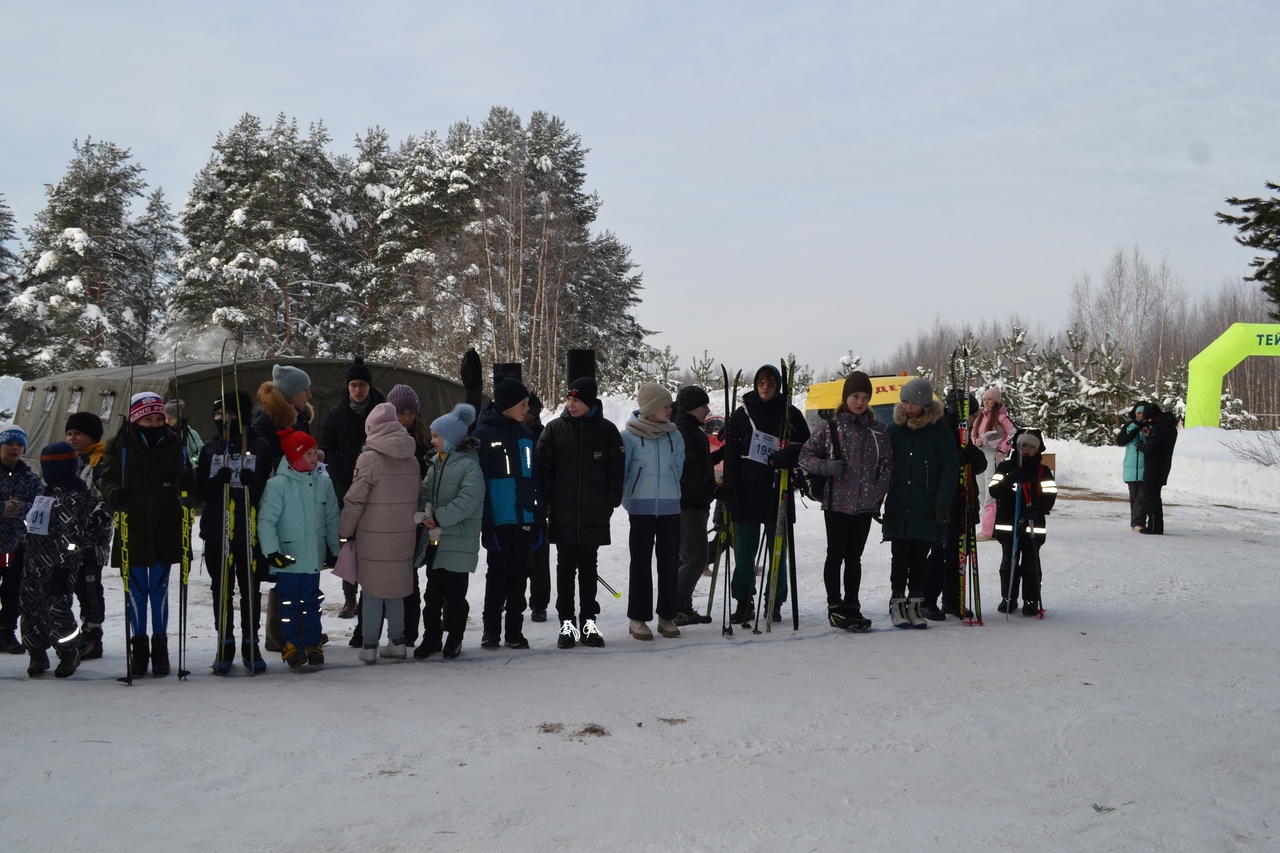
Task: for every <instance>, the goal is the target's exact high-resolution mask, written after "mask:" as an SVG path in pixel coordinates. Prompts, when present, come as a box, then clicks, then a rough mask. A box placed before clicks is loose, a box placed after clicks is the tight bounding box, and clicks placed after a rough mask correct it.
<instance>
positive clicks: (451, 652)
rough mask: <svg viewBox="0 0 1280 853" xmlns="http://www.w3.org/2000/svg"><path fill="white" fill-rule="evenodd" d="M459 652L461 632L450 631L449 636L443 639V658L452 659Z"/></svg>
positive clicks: (460, 648)
mask: <svg viewBox="0 0 1280 853" xmlns="http://www.w3.org/2000/svg"><path fill="white" fill-rule="evenodd" d="M460 654H462V632H461V631H459V632H458V633H456V634H455V633H454V632H452V631H450V632H449V636H448V637H446V638H445V641H444V651H443V655H444V659H445V660H453V659H454V658H456V657H457V656H458V655H460Z"/></svg>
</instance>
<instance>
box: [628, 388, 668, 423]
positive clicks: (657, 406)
mask: <svg viewBox="0 0 1280 853" xmlns="http://www.w3.org/2000/svg"><path fill="white" fill-rule="evenodd" d="M636 402H637V403H639V404H640V417H642V418H647V417H649V415H652V414H655V413H657V412H659V411H661V410H662V409H664V408H666V407H667V406H670V405H671V392H670V391H668V390H667V389H666V388H663V387H662V386H661V385H659V384H658V383H656V382H643V383H641V384H640V387H639V388H637V389H636Z"/></svg>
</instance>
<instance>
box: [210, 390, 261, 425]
mask: <svg viewBox="0 0 1280 853" xmlns="http://www.w3.org/2000/svg"><path fill="white" fill-rule="evenodd" d="M226 406H230V407H231V410H230V412H228V411H227V409H226ZM213 410H214V411H215V412H222V414H223V416H224V417H225V416H226V415H227V414H232V415H235V416H236V417H238V418H239V419H241V420H243V421H247V420H249V418H251V417H252V416H253V397H252V396H251V395H250V394H249V392H248V391H237V392H236V393H235V394H234V395H232V396H230V397H228V398H227V399H226V401H223V400H214V401H213Z"/></svg>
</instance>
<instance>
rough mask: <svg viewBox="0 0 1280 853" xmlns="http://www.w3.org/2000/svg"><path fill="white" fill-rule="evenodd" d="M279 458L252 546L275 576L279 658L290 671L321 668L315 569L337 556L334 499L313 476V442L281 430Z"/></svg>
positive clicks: (320, 476)
mask: <svg viewBox="0 0 1280 853" xmlns="http://www.w3.org/2000/svg"><path fill="white" fill-rule="evenodd" d="M280 447H281V449H282V450H283V451H284V458H283V459H281V460H280V464H279V466H278V467H277V468H276V475H275V476H274V477H272V478H271V479H270V480H268V481H267V486H266V489H265V491H263V493H262V506H261V507H259V509H258V544H259V545H261V546H262V553H263V554H265V555H266V558H267V564H268V565H269V566H271V570H272V571H273V572H275V575H276V590H277V592H278V593H279V596H280V634H281V638H282V639H283V640H284V645H283V647H282V649H281V652H280V655H281V657H283V658H284V662H285V663H287V664H289V667H290V668H291V669H297V668H298V667H300V666H302V665H303V664H310V665H311V666H319V665H320V664H322V663H324V650H323V649H322V648H321V647H320V604H321V602H323V601H324V594H323V593H321V592H320V570H321V568H323V567H324V566H331V565H333V561H334V559H335V558H336V556H335V555H336V554H337V553H338V547H339V544H338V496H337V494H336V493H335V492H334V489H333V483H332V482H331V481H330V480H329V476H328V475H327V474H324V473H321V472H318V471H316V470H315V469H316V463H317V462H319V460H320V452H319V449H318V448H317V447H316V440H315V439H314V438H312V437H311V436H309V435H307V434H306V433H305V432H302V431H301V430H282V431H281V433H280Z"/></svg>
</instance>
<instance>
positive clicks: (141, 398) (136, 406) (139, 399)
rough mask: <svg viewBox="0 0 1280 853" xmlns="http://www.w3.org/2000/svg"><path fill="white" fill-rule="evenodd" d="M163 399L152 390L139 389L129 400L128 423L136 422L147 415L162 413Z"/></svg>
mask: <svg viewBox="0 0 1280 853" xmlns="http://www.w3.org/2000/svg"><path fill="white" fill-rule="evenodd" d="M163 414H164V401H163V400H161V399H160V395H159V394H157V393H155V392H154V391H141V392H139V393H137V394H134V395H133V397H132V398H131V399H130V400H129V423H131V424H136V423H137V422H138V421H140V420H142V419H143V418H145V417H146V416H147V415H163Z"/></svg>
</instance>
